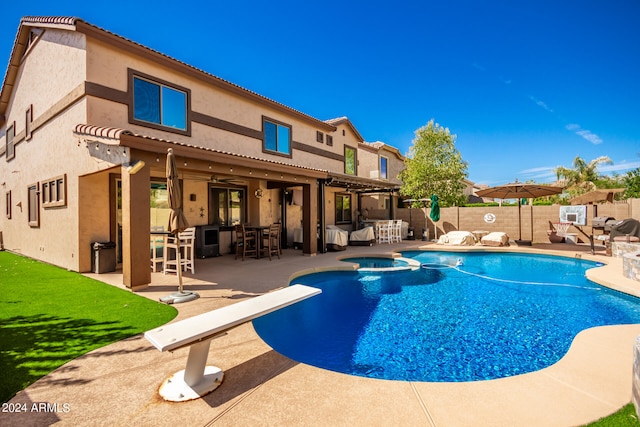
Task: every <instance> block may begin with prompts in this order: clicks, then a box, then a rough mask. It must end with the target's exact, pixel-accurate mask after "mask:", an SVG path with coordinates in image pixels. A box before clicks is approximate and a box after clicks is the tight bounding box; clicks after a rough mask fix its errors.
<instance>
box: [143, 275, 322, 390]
mask: <svg viewBox="0 0 640 427" xmlns="http://www.w3.org/2000/svg"><path fill="white" fill-rule="evenodd" d="M321 292H322V291H321V290H320V289H317V288H313V287H310V286H306V285H292V286H289V287H286V288H282V289H279V290H277V291H274V292H269V293H267V294H263V295H260V296H257V297H254V298H251V299H248V300H245V301H242V302H239V303H236V304H231V305H228V306H226V307H222V308H218V309H216V310H212V311H209V312H207V313H203V314H199V315H197V316H193V317H190V318H188V319H184V320H180V321H178V322H175V323H170V324H167V325H164V326H161V327H159V328H156V329H152V330H150V331H147V332H145V334H144V337H145V338H146V339H147V340H149V342H151V344H153V345H154V346H155V347H156V348H157V349H158V350H160V351H173V350H176V349H179V348H183V347H190V349H189V356H188V359H187V365H186V367H185V369H184V370H182V371H179V372H176V373H175V374H173V375H172V376H170V377H169V378H167V379H166V380H165V381H164V383H163V384H162V386H161V387H160V395H161V396H162V397H163V398H164V399H166V400H170V401H185V400H191V399H197V398H198V397H202V396H204V395H206V394H207V393H210V392H211V391H213V390H215V389H216V388H217V387H218V386H219V385H220V383H221V382H222V378H223V373H222V370H221V369H220V368H217V367H215V366H206V364H207V356H208V354H209V345H210V344H211V340H212V339H213V338H215V337H216V336H220V335H223V334H224V333H225V332H226V331H228V330H229V329H231V328H234V327H236V326H239V325H241V324H243V323H246V322H250V321H251V320H253V319H255V318H257V317H260V316H263V315H265V314H268V313H271V312H273V311H276V310H279V309H281V308H283V307H286V306H288V305H291V304H295V303H296V302H299V301H302V300H304V299H307V298H309V297H312V296H314V295H317V294H319V293H321Z"/></svg>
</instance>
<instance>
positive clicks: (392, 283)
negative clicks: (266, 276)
mask: <svg viewBox="0 0 640 427" xmlns="http://www.w3.org/2000/svg"><path fill="white" fill-rule="evenodd" d="M403 256H404V257H406V258H414V259H416V260H418V261H419V262H420V263H421V264H422V265H423V268H420V269H418V270H416V271H409V270H407V271H391V272H369V271H367V272H362V271H335V272H323V273H314V274H310V275H306V276H302V277H299V278H297V279H296V280H295V283H302V284H306V285H310V286H314V287H318V288H321V289H322V294H320V295H318V296H315V297H313V298H310V299H308V300H305V301H303V302H300V303H298V304H294V305H292V306H289V307H287V308H284V309H282V310H279V311H276V312H274V313H271V314H269V315H267V316H263V317H262V318H259V319H256V320H254V322H253V323H254V327H255V329H256V331H257V332H258V334H259V335H260V336H261V337H262V338H263V339H264V340H265V342H267V343H268V344H269V345H270V346H271V347H273V348H274V349H275V350H276V351H278V352H280V353H281V354H284V355H285V356H287V357H290V358H291V359H294V360H297V361H299V362H303V363H307V364H310V365H314V366H317V367H320V368H325V369H329V370H333V371H338V372H343V373H347V374H351V375H358V376H365V377H372V378H385V379H392V380H411V381H456V382H457V381H478V380H487V379H493V378H501V377H508V376H513V375H518V374H523V373H527V372H533V371H536V370H539V369H542V368H545V367H547V366H549V365H552V364H553V363H555V362H557V361H558V360H559V359H560V358H561V357H562V356H564V355H565V354H566V352H567V351H568V349H569V346H570V345H571V342H572V340H573V339H574V338H575V336H576V335H577V334H578V333H579V332H580V331H582V330H584V329H587V328H590V327H594V326H600V325H612V324H630V323H640V299H637V298H634V297H630V296H627V295H625V294H622V293H619V292H616V291H612V290H610V289H607V288H604V287H601V286H599V285H597V284H596V283H593V282H591V281H589V280H587V279H586V278H585V271H586V270H587V269H589V268H592V267H595V266H596V263H594V262H589V261H582V260H579V259H569V258H559V257H551V256H544V255H523V254H496V253H490V254H486V253H485V254H483V253H434V252H405V253H403ZM460 263H461V265H457V264H460ZM456 265H457V266H456Z"/></svg>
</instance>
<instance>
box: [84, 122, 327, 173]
mask: <svg viewBox="0 0 640 427" xmlns="http://www.w3.org/2000/svg"><path fill="white" fill-rule="evenodd" d="M73 133H74V134H76V135H78V136H80V137H87V136H88V137H98V138H107V139H113V140H114V143H117V144H118V145H120V136H121V135H129V136H133V137H136V138H142V139H145V140H148V141H157V142H164V143H167V144H172V145H175V146H179V147H188V148H195V149H198V150H203V151H207V152H210V153H216V154H224V155H227V156H233V157H237V158H242V159H249V160H257V161H261V162H266V163H271V164H274V165H280V166H289V167H294V168H297V169H305V170H309V171H314V172H321V173H328V171H327V170H325V169H318V168H312V167H307V166H300V165H296V164H291V163H285V162H280V161H276V160H271V159H264V158H260V157H255V156H247V155H245V154H238V153H233V152H230V151H225V150H218V149H215V148H208V147H202V146H199V145H194V144H187V143H184V142H178V141H172V140H168V139H163V138H157V137H154V136H149V135H143V134H138V133H135V132H132V131H130V130H127V129H119V128H112V127H101V126H93V125H88V124H78V125H76V126H75V128H74V129H73Z"/></svg>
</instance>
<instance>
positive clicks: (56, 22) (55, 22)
mask: <svg viewBox="0 0 640 427" xmlns="http://www.w3.org/2000/svg"><path fill="white" fill-rule="evenodd" d="M35 25H38V26H43V27H48V26H49V27H53V28H66V29H69V30H74V31H79V32H83V33H91V32H94V33H98V34H99V35H102V36H104V35H108V36H110V37H114V38H116V39H118V40H120V41H124V42H126V43H128V44H130V45H134V46H138V47H140V48H142V49H144V50H146V51H148V52H151V53H153V54H154V55H157V56H158V57H161V58H164V59H165V60H169V61H171V62H172V63H174V64H179V65H181V66H183V67H187V68H188V69H190V70H191V71H195V72H196V73H198V74H200V75H201V76H203V77H206V78H207V79H208V81H209V82H212V83H214V84H216V85H217V86H219V87H222V88H224V89H227V90H230V91H232V92H236V93H239V94H241V95H244V96H247V97H249V98H252V99H254V100H256V101H259V102H263V103H266V104H268V105H270V106H271V107H274V108H276V109H280V110H284V111H285V112H287V113H289V114H293V115H295V116H298V117H300V118H302V119H304V120H307V121H311V122H312V123H314V124H315V125H316V126H318V127H320V128H324V129H327V130H330V131H334V130H335V126H333V125H331V124H330V123H327V122H324V121H322V120H319V119H316V118H315V117H312V116H310V115H308V114H306V113H303V112H301V111H299V110H296V109H294V108H291V107H289V106H287V105H284V104H282V103H280V102H277V101H274V100H273V99H270V98H267V97H266V96H263V95H260V94H259V93H257V92H254V91H252V90H249V89H246V88H244V87H242V86H239V85H237V84H235V83H232V82H230V81H228V80H225V79H222V78H220V77H218V76H215V75H213V74H211V73H209V72H207V71H204V70H202V69H199V68H196V67H194V66H192V65H189V64H187V63H186V62H183V61H180V60H178V59H176V58H173V57H171V56H169V55H166V54H164V53H162V52H159V51H157V50H155V49H152V48H150V47H147V46H145V45H142V44H140V43H138V42H135V41H133V40H131V39H128V38H126V37H123V36H120V35H118V34H116V33H113V32H111V31H109V30H106V29H104V28H101V27H98V26H96V25H93V24H91V23H89V22H86V21H84V20H82V19H80V18H78V17H73V16H25V17H23V18H22V19H21V20H20V27H19V28H18V34H17V35H16V39H15V41H14V45H13V49H12V51H11V56H10V59H9V65H8V67H7V72H6V73H5V77H4V80H3V83H2V92H0V117H1V116H2V115H3V114H4V111H5V109H6V107H7V105H8V97H9V94H8V93H5V86H8V87H13V84H14V82H13V81H11V80H12V79H13V78H16V75H17V67H18V66H19V63H20V57H21V56H22V55H21V52H20V54H19V52H18V48H26V45H25V44H24V42H22V43H20V42H19V39H25V40H26V35H25V34H24V33H25V31H24V30H23V28H24V27H28V26H35ZM12 66H13V67H15V68H16V70H15V71H14V72H13V73H12V72H11V68H12ZM5 98H7V99H5ZM0 123H2V121H1V120H0Z"/></svg>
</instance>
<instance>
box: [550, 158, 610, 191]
mask: <svg viewBox="0 0 640 427" xmlns="http://www.w3.org/2000/svg"><path fill="white" fill-rule="evenodd" d="M600 164H606V165H611V164H613V161H612V160H611V159H610V158H609V157H607V156H600V157H598V158H595V159H593V160H591V161H590V162H589V163H587V162H586V161H585V160H584V159H583V158H582V157H580V156H576V158H575V159H573V169H570V168H565V167H564V166H558V167H557V168H556V170H555V173H556V176H557V177H558V180H560V179H561V178H563V179H564V180H565V181H566V185H567V188H568V189H569V190H570V191H571V190H573V191H571V192H573V193H575V195H578V194H582V193H586V192H587V191H593V190H595V189H596V184H595V182H596V181H597V180H598V179H599V178H600V175H599V174H598V165H600Z"/></svg>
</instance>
